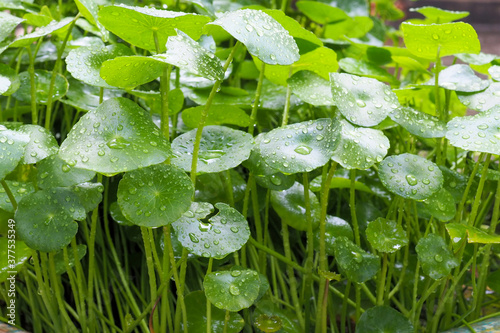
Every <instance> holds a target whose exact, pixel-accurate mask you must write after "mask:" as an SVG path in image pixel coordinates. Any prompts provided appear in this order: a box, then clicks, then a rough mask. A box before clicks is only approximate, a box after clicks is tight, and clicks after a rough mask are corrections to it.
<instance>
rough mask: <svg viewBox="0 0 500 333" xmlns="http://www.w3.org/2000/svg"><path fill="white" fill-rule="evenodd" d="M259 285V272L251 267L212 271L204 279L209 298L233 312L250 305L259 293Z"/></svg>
mask: <svg viewBox="0 0 500 333" xmlns="http://www.w3.org/2000/svg"><path fill="white" fill-rule="evenodd" d="M259 286H260V279H259V274H258V273H257V272H256V271H254V270H251V269H243V270H233V271H223V272H212V273H209V274H207V275H205V280H204V281H203V287H204V288H205V295H206V296H207V298H208V300H209V301H210V302H211V303H212V304H213V305H215V306H216V307H218V308H219V309H224V310H229V311H233V312H236V311H240V310H242V309H246V308H248V307H250V306H251V305H252V304H253V302H254V301H255V300H256V299H257V296H258V295H259Z"/></svg>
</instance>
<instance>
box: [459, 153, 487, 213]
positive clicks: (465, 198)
mask: <svg viewBox="0 0 500 333" xmlns="http://www.w3.org/2000/svg"><path fill="white" fill-rule="evenodd" d="M483 157H484V153H481V154H480V155H479V158H478V159H477V162H476V164H475V165H474V168H473V170H472V173H471V174H470V177H469V180H468V182H467V186H466V187H465V191H464V195H463V196H462V200H461V201H460V204H459V205H458V209H457V215H455V222H456V223H460V222H461V220H462V213H463V210H464V206H465V203H466V202H467V197H468V196H469V190H470V188H471V186H472V183H473V182H474V177H475V175H476V174H477V171H478V170H479V166H480V163H481V160H482V159H483Z"/></svg>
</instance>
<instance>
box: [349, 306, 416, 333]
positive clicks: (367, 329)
mask: <svg viewBox="0 0 500 333" xmlns="http://www.w3.org/2000/svg"><path fill="white" fill-rule="evenodd" d="M413 331H414V328H413V325H412V324H411V322H410V321H409V320H408V319H407V318H406V317H405V316H403V315H402V314H401V313H400V312H398V311H396V310H394V309H393V308H391V307H388V306H375V307H372V308H370V309H368V310H366V311H365V312H364V313H363V314H362V315H361V317H360V318H359V322H358V323H357V325H356V333H376V332H377V333H378V332H380V333H382V332H383V333H412V332H413Z"/></svg>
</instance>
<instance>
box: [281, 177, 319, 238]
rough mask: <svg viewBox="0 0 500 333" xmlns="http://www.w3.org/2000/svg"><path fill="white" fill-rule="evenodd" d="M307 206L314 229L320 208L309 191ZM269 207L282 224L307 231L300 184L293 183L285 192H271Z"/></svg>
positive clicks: (314, 196)
mask: <svg viewBox="0 0 500 333" xmlns="http://www.w3.org/2000/svg"><path fill="white" fill-rule="evenodd" d="M309 204H310V207H311V212H310V214H311V223H312V225H313V229H315V228H316V227H317V226H318V223H319V218H320V214H321V207H320V205H319V200H318V198H317V197H316V195H315V194H314V193H313V192H312V191H311V190H309ZM271 205H272V207H273V208H274V210H275V211H276V213H278V215H279V217H280V218H281V221H282V222H283V223H286V224H288V225H289V226H291V227H292V228H294V229H297V230H301V231H305V230H307V226H308V223H307V218H306V200H305V196H304V186H303V185H302V184H301V183H299V182H295V184H294V185H293V186H292V187H290V188H289V189H287V190H283V191H271Z"/></svg>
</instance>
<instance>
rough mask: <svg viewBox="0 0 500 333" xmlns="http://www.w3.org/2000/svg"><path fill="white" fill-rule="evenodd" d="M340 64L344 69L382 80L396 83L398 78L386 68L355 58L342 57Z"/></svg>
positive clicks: (351, 72) (350, 72)
mask: <svg viewBox="0 0 500 333" xmlns="http://www.w3.org/2000/svg"><path fill="white" fill-rule="evenodd" d="M339 66H340V68H342V70H343V71H345V72H347V73H349V74H354V75H359V76H365V77H371V78H373V79H377V80H380V81H385V82H391V83H394V82H395V81H396V79H394V76H392V75H391V74H389V72H388V71H386V70H385V69H383V68H381V67H378V66H376V65H374V64H372V63H369V62H367V61H363V60H357V59H354V58H342V59H340V60H339Z"/></svg>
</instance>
